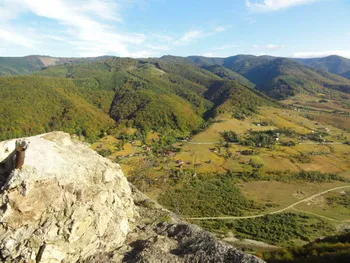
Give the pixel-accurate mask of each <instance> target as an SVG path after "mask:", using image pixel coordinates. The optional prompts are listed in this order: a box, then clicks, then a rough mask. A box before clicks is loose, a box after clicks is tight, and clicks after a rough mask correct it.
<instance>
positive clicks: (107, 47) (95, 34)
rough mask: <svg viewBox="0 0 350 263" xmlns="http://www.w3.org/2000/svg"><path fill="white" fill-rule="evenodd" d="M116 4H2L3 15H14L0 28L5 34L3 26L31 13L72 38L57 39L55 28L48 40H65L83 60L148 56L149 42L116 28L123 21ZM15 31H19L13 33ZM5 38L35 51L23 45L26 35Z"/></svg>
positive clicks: (60, 0)
mask: <svg viewBox="0 0 350 263" xmlns="http://www.w3.org/2000/svg"><path fill="white" fill-rule="evenodd" d="M117 3H118V2H116V1H111V0H89V1H83V0H78V1H74V2H73V1H69V0H50V1H47V0H35V1H32V0H3V3H2V6H1V9H2V11H5V13H7V11H8V12H9V14H11V15H10V16H8V17H7V18H6V20H5V19H2V20H1V21H2V22H3V24H0V28H2V29H3V30H4V27H5V26H4V23H7V24H10V23H9V21H10V20H11V19H14V18H15V17H16V16H20V15H21V14H22V13H24V12H31V13H33V14H34V15H36V16H39V17H44V18H47V19H49V20H51V21H52V22H54V23H58V25H60V27H63V28H64V31H65V34H66V35H67V36H69V38H67V37H66V38H63V37H62V36H61V35H60V34H58V35H56V34H55V33H54V32H55V30H57V26H56V27H54V28H52V31H53V32H52V34H50V37H49V38H50V39H51V40H56V41H65V40H66V39H70V40H69V41H67V40H66V44H68V45H71V46H72V47H73V49H75V50H76V52H75V53H76V54H78V55H80V56H86V55H95V54H99V55H101V54H116V55H119V56H130V57H137V56H139V55H140V54H146V53H147V54H149V53H150V52H149V51H145V50H144V47H143V46H142V44H143V43H144V42H145V39H146V37H145V36H144V35H143V34H138V33H127V32H122V31H120V30H118V28H117V27H116V22H120V21H122V18H121V16H120V14H119V6H118V4H117ZM14 6H20V7H21V8H19V9H18V10H17V11H16V12H17V13H14V8H13V7H14ZM53 25H54V24H53ZM56 25H57V24H56ZM16 31H18V30H15V31H14V32H16ZM2 35H3V36H2V38H5V37H6V41H7V42H13V43H14V44H18V45H22V46H23V45H26V47H27V48H33V45H32V44H31V42H30V41H29V42H28V41H24V40H25V39H30V35H28V34H27V33H22V34H21V35H16V34H14V33H13V34H11V35H10V34H5V35H4V34H2ZM35 38H36V39H37V40H39V41H40V40H41V42H44V40H45V39H46V40H47V38H48V36H47V35H41V34H40V32H38V33H37V34H36V36H35ZM21 40H23V41H21ZM23 43H26V44H23ZM134 50H135V51H134Z"/></svg>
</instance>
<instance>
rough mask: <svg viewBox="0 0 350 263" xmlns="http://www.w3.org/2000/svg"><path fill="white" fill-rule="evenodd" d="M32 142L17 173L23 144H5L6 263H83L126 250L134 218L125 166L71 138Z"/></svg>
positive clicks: (0, 240) (0, 219)
mask: <svg viewBox="0 0 350 263" xmlns="http://www.w3.org/2000/svg"><path fill="white" fill-rule="evenodd" d="M26 141H27V142H28V143H29V147H28V149H27V150H26V151H25V160H24V166H23V167H22V169H15V170H11V169H12V167H13V159H14V158H15V154H14V150H15V143H16V140H10V141H6V142H1V143H0V168H1V169H2V170H0V176H2V177H3V179H4V176H6V178H5V179H4V180H3V186H2V189H1V192H0V206H1V210H0V223H1V224H0V259H2V260H3V261H5V262H62V261H64V262H76V261H82V260H84V259H86V258H88V257H91V256H92V255H94V254H98V253H101V252H103V253H108V252H111V251H114V250H115V249H117V248H119V247H120V246H122V245H123V243H124V241H125V239H126V236H127V234H128V232H129V230H130V229H132V225H133V220H134V213H135V211H134V204H133V201H132V196H131V190H130V187H129V184H128V182H127V180H126V178H125V177H124V175H123V172H122V171H121V169H120V167H119V165H118V164H115V163H112V162H111V161H109V160H108V159H106V158H103V157H102V156H100V155H98V154H97V153H96V152H94V151H92V150H91V149H89V147H88V145H85V144H84V143H82V142H79V141H75V140H73V139H72V138H71V137H70V135H68V134H66V133H62V132H53V133H48V134H44V135H39V136H34V137H30V138H27V139H26Z"/></svg>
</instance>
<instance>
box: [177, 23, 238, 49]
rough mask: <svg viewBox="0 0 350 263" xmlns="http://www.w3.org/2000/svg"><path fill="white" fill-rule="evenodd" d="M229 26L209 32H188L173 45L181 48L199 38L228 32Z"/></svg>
mask: <svg viewBox="0 0 350 263" xmlns="http://www.w3.org/2000/svg"><path fill="white" fill-rule="evenodd" d="M230 27H231V26H217V27H214V28H212V29H211V30H209V31H203V30H190V31H187V32H185V34H183V36H182V37H180V38H179V39H178V40H177V41H175V43H174V44H175V45H177V46H182V45H186V44H188V43H190V42H191V41H193V40H196V39H200V38H206V37H211V36H213V35H215V34H218V33H222V32H224V31H226V30H228V29H229V28H230Z"/></svg>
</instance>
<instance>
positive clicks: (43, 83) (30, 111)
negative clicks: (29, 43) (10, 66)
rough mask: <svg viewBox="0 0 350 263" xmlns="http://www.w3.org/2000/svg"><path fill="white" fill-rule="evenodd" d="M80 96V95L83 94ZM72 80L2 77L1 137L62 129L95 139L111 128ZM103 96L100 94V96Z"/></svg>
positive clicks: (101, 111) (103, 113)
mask: <svg viewBox="0 0 350 263" xmlns="http://www.w3.org/2000/svg"><path fill="white" fill-rule="evenodd" d="M82 94H83V95H82ZM84 94H85V95H86V97H88V95H90V96H92V97H94V96H93V94H88V93H84V92H82V91H81V90H80V89H79V88H77V87H76V86H75V85H74V82H73V81H72V80H71V79H60V78H50V77H37V76H27V77H26V76H20V77H1V78H0V97H1V98H2V103H1V107H0V116H1V118H0V138H1V139H8V138H13V137H22V136H27V135H34V134H39V133H45V132H49V131H53V130H63V131H66V132H70V133H76V134H81V135H84V136H86V137H87V139H89V140H94V139H96V138H98V137H99V136H100V135H103V133H104V132H105V131H106V130H108V129H109V128H111V127H112V126H113V125H114V121H113V120H112V119H111V118H110V117H109V116H108V115H107V114H106V113H105V112H103V110H102V109H99V108H98V107H97V106H94V105H93V103H91V102H88V101H89V100H86V99H84ZM100 96H103V95H100Z"/></svg>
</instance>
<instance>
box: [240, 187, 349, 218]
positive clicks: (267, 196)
mask: <svg viewBox="0 0 350 263" xmlns="http://www.w3.org/2000/svg"><path fill="white" fill-rule="evenodd" d="M342 185H346V184H345V183H343V182H331V183H310V182H303V183H300V182H299V183H298V182H290V183H285V182H277V181H256V182H247V183H241V184H240V186H239V188H240V189H241V191H242V193H243V194H244V196H246V197H247V198H248V199H250V200H253V201H255V202H257V203H271V204H275V205H276V207H272V208H269V209H268V210H267V211H268V212H272V211H276V210H278V209H281V208H284V207H287V206H289V205H291V204H293V203H295V202H298V201H300V200H302V199H305V198H307V197H309V196H312V195H314V194H317V193H319V192H322V191H325V190H327V189H331V188H334V187H337V186H342Z"/></svg>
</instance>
